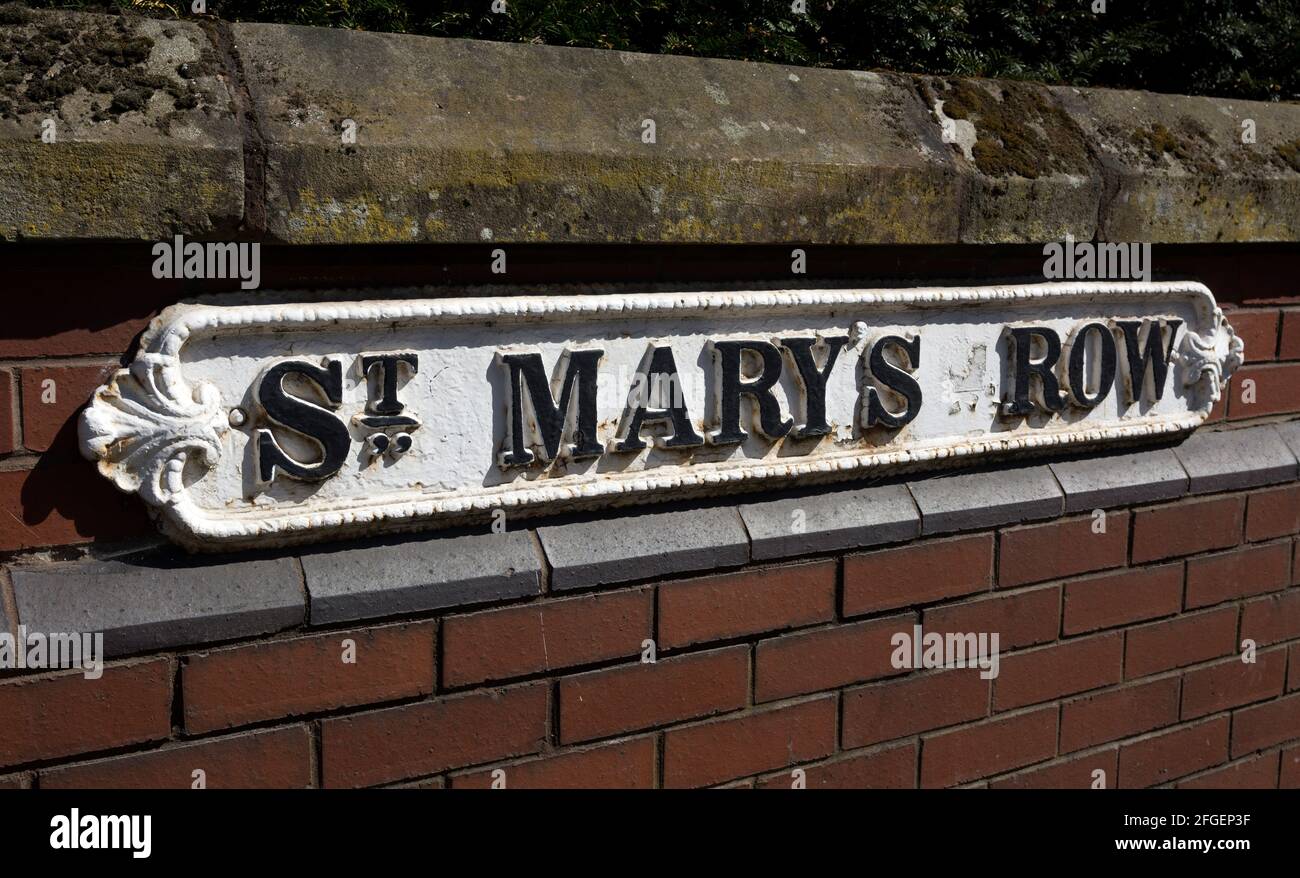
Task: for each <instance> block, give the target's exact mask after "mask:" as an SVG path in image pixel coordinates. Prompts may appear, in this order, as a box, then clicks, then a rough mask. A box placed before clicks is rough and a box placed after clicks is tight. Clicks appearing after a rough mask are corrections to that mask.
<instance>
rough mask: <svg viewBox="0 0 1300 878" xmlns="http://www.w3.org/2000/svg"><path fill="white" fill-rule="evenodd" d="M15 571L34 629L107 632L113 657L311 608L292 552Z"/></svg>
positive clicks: (237, 630) (263, 623) (272, 625)
mask: <svg viewBox="0 0 1300 878" xmlns="http://www.w3.org/2000/svg"><path fill="white" fill-rule="evenodd" d="M11 575H12V576H13V583H14V594H15V596H16V598H17V604H18V618H19V620H20V621H21V623H22V624H23V625H25V626H26V627H27V629H28V630H29V631H34V632H41V633H45V634H52V633H74V632H79V633H92V632H103V634H104V653H105V655H108V656H118V655H129V654H131V653H137V652H149V651H153V650H159V649H167V648H169V647H176V646H189V645H197V644H203V643H213V642H216V641H220V640H233V639H235V638H240V637H253V636H256V635H260V634H270V633H272V632H274V631H280V630H282V629H285V628H292V627H295V626H297V625H301V624H302V622H303V619H304V615H305V611H306V601H305V599H304V596H303V591H302V579H301V577H300V576H299V574H298V564H297V562H296V561H295V560H294V559H292V558H279V559H276V560H271V561H244V562H238V563H234V564H215V565H206V566H198V567H182V568H166V567H148V566H136V565H132V564H124V563H116V562H111V563H99V564H78V565H55V566H52V567H44V568H33V569H24V568H15V569H13V570H11Z"/></svg>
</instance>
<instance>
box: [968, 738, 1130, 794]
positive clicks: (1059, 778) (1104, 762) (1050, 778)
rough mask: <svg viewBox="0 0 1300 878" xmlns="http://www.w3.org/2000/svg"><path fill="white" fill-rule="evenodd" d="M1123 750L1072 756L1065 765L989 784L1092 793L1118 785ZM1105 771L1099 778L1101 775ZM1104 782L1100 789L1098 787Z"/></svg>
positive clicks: (1031, 770) (1049, 766)
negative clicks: (1120, 753)
mask: <svg viewBox="0 0 1300 878" xmlns="http://www.w3.org/2000/svg"><path fill="white" fill-rule="evenodd" d="M1118 765H1119V748H1117V747H1111V748H1110V749H1108V750H1101V751H1098V752H1096V753H1085V754H1084V755H1082V756H1072V757H1071V758H1069V759H1066V760H1065V761H1063V762H1057V763H1054V764H1052V765H1044V766H1043V767H1042V768H1031V769H1029V770H1028V771H1021V772H1018V773H1017V774H1013V775H1010V776H1008V777H1004V778H1002V779H1000V780H995V781H992V782H990V783H989V788H990V789H995V790H1071V789H1077V790H1090V789H1094V788H1096V789H1103V790H1104V789H1109V788H1110V787H1112V786H1114V785H1115V774H1116V768H1117V766H1118ZM1099 771H1100V772H1101V775H1100V776H1098V775H1097V772H1099ZM1098 782H1100V786H1097V784H1098Z"/></svg>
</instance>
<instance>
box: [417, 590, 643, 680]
mask: <svg viewBox="0 0 1300 878" xmlns="http://www.w3.org/2000/svg"><path fill="white" fill-rule="evenodd" d="M653 600H654V596H653V594H652V593H651V590H650V589H649V588H636V589H626V590H622V591H612V592H606V593H603V594H596V595H584V596H582V597H576V598H565V599H563V600H554V601H549V600H548V601H538V602H536V603H531V604H525V605H524V606H520V607H505V608H502V609H498V610H486V611H484V612H481V613H470V614H468V615H464V616H448V617H447V618H446V619H445V620H443V625H442V679H443V683H444V685H446V686H464V685H467V684H471V683H479V682H482V681H484V680H504V679H507V678H509V677H521V676H524V675H526V674H533V673H538V672H541V671H550V670H556V669H559V668H569V667H573V666H575V665H583V664H590V663H594V662H600V661H608V660H610V659H617V658H624V657H627V656H632V655H639V654H640V652H641V643H642V641H644V640H645V639H647V638H649V637H652V636H653V628H652V620H651V617H652V614H653V612H654V611H653V607H652V601H653Z"/></svg>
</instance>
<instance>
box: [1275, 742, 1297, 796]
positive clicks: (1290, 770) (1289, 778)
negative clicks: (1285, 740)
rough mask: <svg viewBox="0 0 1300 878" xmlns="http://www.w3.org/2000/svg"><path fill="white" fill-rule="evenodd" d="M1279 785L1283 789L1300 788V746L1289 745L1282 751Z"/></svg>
mask: <svg viewBox="0 0 1300 878" xmlns="http://www.w3.org/2000/svg"><path fill="white" fill-rule="evenodd" d="M1277 785H1278V788H1279V789H1283V790H1300V747H1288V748H1287V749H1285V750H1283V751H1282V764H1281V766H1279V768H1278V777H1277Z"/></svg>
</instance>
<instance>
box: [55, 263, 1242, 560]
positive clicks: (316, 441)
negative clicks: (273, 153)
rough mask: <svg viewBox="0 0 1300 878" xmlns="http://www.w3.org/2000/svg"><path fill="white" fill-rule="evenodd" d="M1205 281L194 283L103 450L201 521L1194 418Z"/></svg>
mask: <svg viewBox="0 0 1300 878" xmlns="http://www.w3.org/2000/svg"><path fill="white" fill-rule="evenodd" d="M1241 353H1242V344H1241V341H1240V340H1239V339H1238V338H1236V336H1235V334H1234V333H1233V331H1232V328H1231V327H1230V326H1229V325H1228V324H1227V323H1226V321H1225V320H1224V317H1223V314H1222V312H1221V311H1220V310H1219V309H1218V308H1217V307H1216V305H1215V302H1214V298H1213V296H1212V295H1211V294H1210V292H1209V290H1207V289H1206V288H1205V287H1204V286H1202V285H1200V284H1196V283H1099V282H1079V283H1043V284H1031V285H1023V286H988V287H945V288H918V289H900V290H861V291H854V290H793V291H781V292H721V293H679V294H663V293H652V294H628V295H583V296H546V297H519V298H471V299H396V300H391V301H379V300H374V301H357V302H332V303H323V304H322V303H317V304H261V305H233V306H221V305H178V306H175V307H172V308H169V309H167V311H165V312H164V313H163V314H162V315H160V316H159V317H158V319H157V320H155V321H154V323H153V325H152V326H151V327H150V329H149V330H148V332H147V333H146V334H145V337H144V339H143V341H142V349H141V352H140V354H139V355H138V356H137V358H136V360H135V362H133V363H132V364H131V366H130V368H128V369H124V370H122V371H120V372H118V373H117V374H116V375H115V376H114V377H113V379H112V380H111V381H110V383H109V384H108V385H106V386H104V387H102V388H100V389H99V390H98V391H97V392H96V394H95V399H94V401H93V403H92V404H91V406H90V407H89V408H88V409H87V410H86V412H85V414H84V415H83V418H82V423H81V442H82V450H83V452H84V453H85V454H86V456H88V457H90V458H91V459H93V460H97V461H98V463H99V468H100V471H101V472H103V474H104V475H105V476H107V477H108V478H110V479H112V480H113V481H114V482H115V483H116V484H117V485H118V487H120V488H122V489H123V490H127V491H137V492H139V494H140V496H141V497H143V498H144V499H145V501H146V502H147V503H149V504H150V505H151V506H153V507H156V508H157V509H158V510H159V511H160V512H161V517H162V521H163V524H164V527H165V528H166V529H167V531H168V532H169V533H170V534H171V535H172V536H173V537H174V538H176V539H177V540H179V541H180V542H182V543H184V544H186V545H188V546H190V547H192V548H200V549H202V548H224V547H230V546H249V545H260V544H276V543H287V542H301V541H306V540H314V539H325V538H333V537H338V536H344V535H356V534H364V533H375V532H380V531H392V530H409V529H415V528H422V527H436V526H441V525H446V524H449V523H464V522H467V521H483V520H486V519H487V518H488V516H489V515H490V514H491V511H492V510H495V509H503V510H505V511H506V513H507V515H513V514H516V513H523V512H530V513H537V512H562V511H563V512H568V511H572V510H574V509H576V508H594V507H599V506H608V505H614V504H627V503H642V502H649V501H654V500H668V499H679V498H682V497H687V496H697V495H704V494H725V493H728V492H733V491H736V490H741V489H750V488H759V487H778V486H780V485H783V484H790V483H807V482H810V481H831V480H836V479H850V478H855V477H859V478H860V477H863V476H872V475H877V474H883V473H885V472H888V471H896V470H900V469H905V468H906V469H916V468H921V467H928V466H940V465H943V464H944V463H945V462H951V461H952V459H953V458H974V457H979V456H983V455H991V454H999V453H1003V454H1004V453H1007V452H1026V451H1032V450H1036V449H1043V448H1047V447H1049V446H1070V447H1084V446H1095V445H1101V444H1104V443H1107V442H1121V441H1123V442H1127V441H1134V440H1139V439H1141V438H1142V437H1153V436H1157V435H1163V434H1172V433H1180V432H1185V431H1188V430H1191V429H1193V428H1194V427H1196V426H1197V425H1198V424H1200V423H1201V422H1202V421H1203V420H1204V419H1205V417H1206V415H1207V414H1208V413H1209V411H1210V408H1211V407H1212V405H1213V404H1214V402H1215V401H1216V400H1218V398H1219V395H1220V393H1221V392H1222V388H1223V386H1224V383H1225V382H1226V381H1227V378H1228V376H1229V374H1230V373H1231V372H1232V370H1233V369H1234V368H1235V367H1236V366H1237V365H1238V364H1239V363H1240V362H1241Z"/></svg>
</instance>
